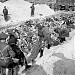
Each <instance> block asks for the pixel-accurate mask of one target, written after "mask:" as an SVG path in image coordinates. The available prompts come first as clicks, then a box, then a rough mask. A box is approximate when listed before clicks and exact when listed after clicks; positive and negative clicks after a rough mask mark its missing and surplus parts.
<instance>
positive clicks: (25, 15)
mask: <svg viewBox="0 0 75 75" xmlns="http://www.w3.org/2000/svg"><path fill="white" fill-rule="evenodd" d="M31 5H32V4H31V3H29V2H27V1H24V0H8V1H7V2H4V3H0V24H1V25H4V24H5V25H6V24H9V23H12V24H13V22H18V21H25V20H27V19H33V18H40V17H44V16H48V15H53V14H55V12H54V10H52V9H50V8H49V6H47V5H46V4H41V5H39V4H37V5H35V16H34V17H31V15H30V14H31V9H30V6H31ZM4 6H7V9H8V11H9V16H10V20H9V21H8V22H5V21H4V17H3V13H2V10H3V8H4ZM39 14H42V15H43V16H40V15H39Z"/></svg>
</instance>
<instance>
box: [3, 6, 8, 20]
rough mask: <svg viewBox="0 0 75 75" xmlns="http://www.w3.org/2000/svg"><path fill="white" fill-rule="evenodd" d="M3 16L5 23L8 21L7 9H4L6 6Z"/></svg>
mask: <svg viewBox="0 0 75 75" xmlns="http://www.w3.org/2000/svg"><path fill="white" fill-rule="evenodd" d="M3 14H4V19H5V21H8V9H7V8H6V6H4V9H3Z"/></svg>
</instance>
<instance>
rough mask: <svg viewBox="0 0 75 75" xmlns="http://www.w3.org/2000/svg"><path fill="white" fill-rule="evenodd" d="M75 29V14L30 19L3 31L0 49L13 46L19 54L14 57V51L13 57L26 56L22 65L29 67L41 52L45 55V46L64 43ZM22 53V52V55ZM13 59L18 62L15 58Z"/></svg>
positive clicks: (14, 50)
mask: <svg viewBox="0 0 75 75" xmlns="http://www.w3.org/2000/svg"><path fill="white" fill-rule="evenodd" d="M31 15H34V14H31ZM73 29H75V26H74V14H61V15H60V16H59V17H57V16H51V17H45V18H42V19H36V20H29V21H26V22H24V23H23V24H21V25H20V26H17V27H15V28H12V29H7V30H6V31H5V32H2V33H1V34H3V35H1V36H0V46H1V47H0V50H3V49H4V47H5V46H6V45H9V47H11V48H12V50H11V51H13V52H14V53H16V54H17V55H16V56H17V57H14V53H13V52H12V53H11V52H10V54H11V55H10V56H11V57H12V58H17V59H19V60H20V61H21V59H22V58H21V59H20V57H24V56H25V58H24V59H25V64H23V63H22V62H23V61H22V62H19V63H20V65H25V66H27V67H26V69H27V68H28V64H29V63H31V62H32V63H34V62H35V59H36V58H37V56H38V54H39V53H40V57H42V56H43V51H44V48H45V47H46V48H48V49H50V47H51V46H57V45H59V44H61V43H63V42H64V41H66V37H69V32H71V31H72V30H73ZM6 35H7V36H6ZM3 51H4V50H3ZM7 51H8V48H7ZM21 51H22V52H23V53H22V52H21ZM20 53H22V54H21V56H20ZM23 54H24V56H23ZM3 57H4V55H3ZM5 57H8V56H5ZM4 60H5V59H4ZM22 60H23V59H22ZM13 61H14V62H16V60H14V59H13ZM0 63H1V62H0ZM4 66H5V65H4Z"/></svg>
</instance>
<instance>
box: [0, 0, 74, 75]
mask: <svg viewBox="0 0 75 75" xmlns="http://www.w3.org/2000/svg"><path fill="white" fill-rule="evenodd" d="M31 5H32V4H31V3H29V2H26V1H23V0H10V1H7V2H5V3H0V10H1V11H0V26H6V25H7V24H11V25H12V24H14V23H16V22H20V21H25V20H27V19H34V18H41V17H44V16H49V15H54V14H56V12H54V11H53V10H52V9H50V8H49V7H48V6H47V5H46V4H44V5H43V4H41V5H35V16H34V17H31V16H30V6H31ZM4 6H7V9H8V11H9V16H10V20H9V21H8V22H5V21H4V18H3V16H2V15H3V14H2V10H3V7H4ZM40 14H42V15H43V16H40ZM74 35H75V31H73V32H71V33H70V37H69V38H67V40H68V41H67V42H64V44H62V45H58V46H56V47H51V49H49V50H48V49H46V48H45V50H44V56H43V57H42V58H37V59H36V64H35V65H33V66H32V67H31V68H30V69H29V70H27V71H26V72H24V73H21V72H20V71H22V70H23V69H24V68H23V69H22V68H21V70H20V71H19V73H20V75H75V47H74V45H75V36H74ZM73 36H74V37H73ZM69 39H70V40H69Z"/></svg>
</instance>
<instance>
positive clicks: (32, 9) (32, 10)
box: [30, 3, 35, 16]
mask: <svg viewBox="0 0 75 75" xmlns="http://www.w3.org/2000/svg"><path fill="white" fill-rule="evenodd" d="M30 8H31V16H34V10H35V7H34V3H33V4H32V6H31V7H30Z"/></svg>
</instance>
